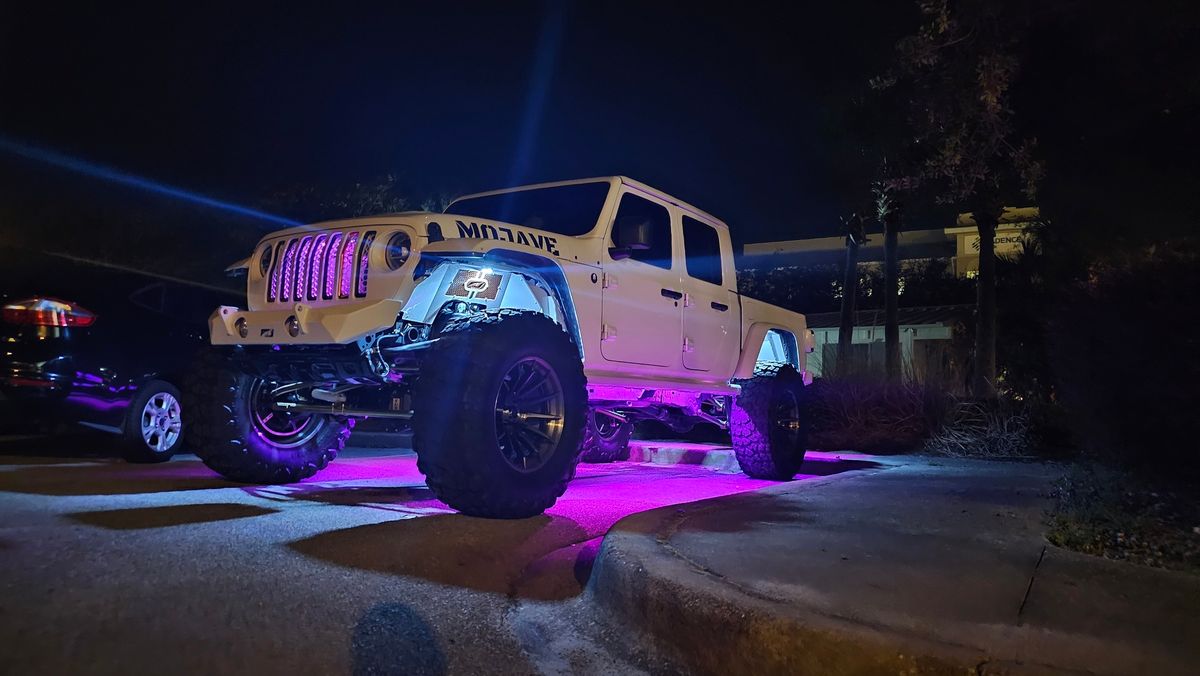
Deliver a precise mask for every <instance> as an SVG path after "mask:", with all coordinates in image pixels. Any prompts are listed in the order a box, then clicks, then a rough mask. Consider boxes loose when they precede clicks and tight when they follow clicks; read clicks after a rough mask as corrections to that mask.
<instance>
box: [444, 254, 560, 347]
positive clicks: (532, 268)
mask: <svg viewBox="0 0 1200 676" xmlns="http://www.w3.org/2000/svg"><path fill="white" fill-rule="evenodd" d="M422 258H423V259H424V258H428V259H431V261H430V262H434V261H436V262H441V261H443V260H445V261H450V260H454V259H471V260H475V261H480V260H483V261H492V262H495V263H497V264H499V265H501V266H504V267H508V268H511V269H512V271H513V272H515V273H517V274H522V275H525V276H527V277H530V278H531V279H533V280H534V281H536V282H538V283H540V284H543V285H545V286H546V288H547V289H548V290H549V291H550V294H551V295H552V296H554V298H555V299H556V300H558V303H559V305H560V306H561V307H562V316H563V317H562V318H563V328H564V329H566V331H567V335H569V336H571V340H573V341H574V342H575V347H576V349H578V350H579V358H580V359H583V334H582V333H581V332H580V330H579V320H578V318H577V317H576V316H575V301H574V299H573V298H572V297H571V287H570V285H569V284H567V276H566V274H565V273H564V272H563V270H562V266H561V265H559V264H558V262H557V261H555V260H554V259H552V258H549V257H547V256H539V255H537V254H531V253H526V252H524V251H513V250H512V249H503V248H495V249H490V250H488V251H484V252H480V251H470V250H468V251H438V252H437V253H436V254H433V255H427V256H423V257H422Z"/></svg>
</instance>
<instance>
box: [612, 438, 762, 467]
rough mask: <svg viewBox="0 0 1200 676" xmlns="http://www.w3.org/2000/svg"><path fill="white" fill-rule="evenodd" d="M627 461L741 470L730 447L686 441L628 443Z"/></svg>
mask: <svg viewBox="0 0 1200 676" xmlns="http://www.w3.org/2000/svg"><path fill="white" fill-rule="evenodd" d="M629 461H630V462H643V463H646V464H650V465H695V466H697V467H707V468H709V469H713V470H716V471H718V472H722V473H728V474H737V473H739V472H741V471H742V467H741V465H739V464H738V461H737V456H736V455H734V453H733V449H732V448H730V447H728V446H720V445H716V444H698V443H691V442H686V441H642V440H636V441H631V442H629Z"/></svg>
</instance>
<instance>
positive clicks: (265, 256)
mask: <svg viewBox="0 0 1200 676" xmlns="http://www.w3.org/2000/svg"><path fill="white" fill-rule="evenodd" d="M270 269H271V245H270V244H268V245H266V246H265V247H263V250H262V255H261V256H259V257H258V273H259V274H260V275H262V276H263V277H266V276H267V270H270Z"/></svg>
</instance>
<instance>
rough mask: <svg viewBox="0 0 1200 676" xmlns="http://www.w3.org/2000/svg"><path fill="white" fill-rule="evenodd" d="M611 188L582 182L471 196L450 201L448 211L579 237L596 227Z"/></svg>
mask: <svg viewBox="0 0 1200 676" xmlns="http://www.w3.org/2000/svg"><path fill="white" fill-rule="evenodd" d="M609 188H610V185H609V184H608V183H579V184H577V185H560V186H555V187H550V188H535V189H533V190H520V191H517V192H506V193H500V194H498V195H485V196H483V197H471V198H467V199H462V200H459V201H457V202H454V203H452V204H450V206H448V207H446V212H445V213H448V214H461V215H463V216H474V217H475V218H479V219H482V220H489V221H504V222H505V223H515V224H516V225H523V226H525V227H527V228H535V229H537V230H547V231H549V232H555V233H558V234H560V235H568V236H572V237H577V236H579V235H586V234H587V233H589V232H591V230H592V228H594V227H596V221H597V220H599V218H600V210H601V209H603V208H604V200H605V199H607V198H608V190H609Z"/></svg>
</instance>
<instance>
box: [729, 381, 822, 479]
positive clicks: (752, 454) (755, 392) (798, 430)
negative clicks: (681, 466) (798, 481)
mask: <svg viewBox="0 0 1200 676" xmlns="http://www.w3.org/2000/svg"><path fill="white" fill-rule="evenodd" d="M739 384H740V385H741V388H742V391H741V393H740V394H738V396H737V398H736V399H735V401H734V404H733V408H732V410H731V411H730V413H729V432H730V436H731V437H732V438H733V451H734V454H735V455H736V456H737V460H738V464H739V465H741V466H742V471H743V472H745V473H746V475H747V476H751V477H754V478H755V479H773V480H776V481H787V480H789V479H791V478H792V477H794V476H796V472H799V471H800V465H801V464H802V463H803V462H804V446H805V444H806V443H807V441H808V417H807V415H806V411H805V408H806V407H805V406H804V380H803V378H801V377H800V374H799V373H797V372H796V369H794V368H792V366H791V365H790V364H782V363H778V362H764V363H761V364H759V365H758V366H757V367H756V368H755V369H754V377H753V378H748V379H746V380H742V381H740V382H739Z"/></svg>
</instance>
